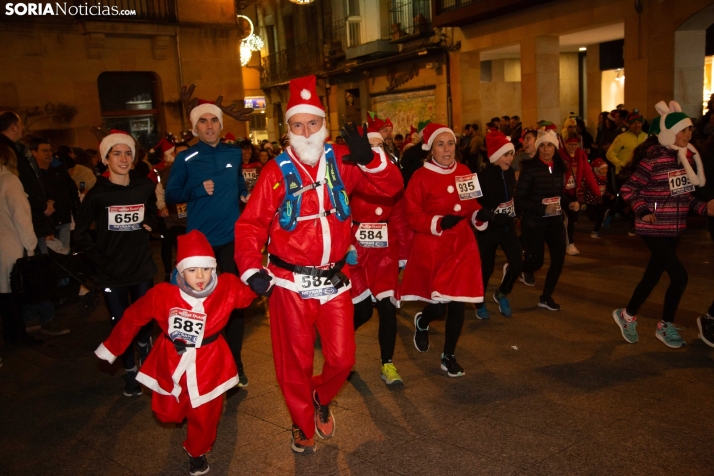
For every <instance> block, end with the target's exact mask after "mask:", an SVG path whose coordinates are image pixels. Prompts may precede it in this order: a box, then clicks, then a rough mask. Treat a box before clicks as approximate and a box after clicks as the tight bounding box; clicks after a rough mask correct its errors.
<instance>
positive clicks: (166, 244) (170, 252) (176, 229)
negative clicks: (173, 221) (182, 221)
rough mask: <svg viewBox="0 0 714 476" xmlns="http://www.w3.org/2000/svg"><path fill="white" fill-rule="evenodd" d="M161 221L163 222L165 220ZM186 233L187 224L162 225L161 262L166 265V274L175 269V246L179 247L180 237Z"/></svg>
mask: <svg viewBox="0 0 714 476" xmlns="http://www.w3.org/2000/svg"><path fill="white" fill-rule="evenodd" d="M161 223H163V220H162V221H161ZM184 234H186V227H185V226H172V227H169V228H166V225H162V230H161V235H162V236H163V238H162V239H161V262H162V263H163V265H164V273H166V274H170V273H171V272H172V271H173V269H174V248H176V247H177V243H178V237H179V236H181V235H184Z"/></svg>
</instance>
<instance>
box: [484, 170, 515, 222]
mask: <svg viewBox="0 0 714 476" xmlns="http://www.w3.org/2000/svg"><path fill="white" fill-rule="evenodd" d="M476 175H477V176H478V182H479V185H481V191H482V192H483V196H482V197H480V198H479V199H478V203H479V204H480V205H481V207H482V208H481V210H479V211H478V215H477V219H478V220H479V221H488V222H489V224H488V228H486V230H485V232H486V233H488V232H489V231H503V230H504V229H505V228H507V227H510V226H514V225H515V222H514V219H513V218H511V217H508V215H506V216H505V217H499V218H498V220H497V221H498V222H500V224H499V223H495V222H494V221H493V217H494V211H495V210H496V209H497V208H498V206H499V205H501V204H505V203H506V202H508V201H510V200H513V196H514V192H515V188H516V172H515V171H514V170H513V169H511V168H509V169H508V170H501V167H499V166H498V165H493V164H489V165H487V166H486V168H485V169H484V170H483V171H481V172H479V173H478V174H476ZM500 213H501V212H499V214H500ZM506 217H508V219H506Z"/></svg>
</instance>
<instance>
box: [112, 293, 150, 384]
mask: <svg viewBox="0 0 714 476" xmlns="http://www.w3.org/2000/svg"><path fill="white" fill-rule="evenodd" d="M153 285H154V281H153V280H148V281H143V282H141V283H139V284H133V285H131V286H116V287H111V288H105V289H104V293H103V294H104V302H106V303H107V309H108V310H109V316H110V317H111V319H112V326H115V325H116V324H117V322H119V320H120V319H121V318H122V316H124V311H126V310H127V309H128V308H129V305H130V304H132V303H135V302H136V301H137V300H138V299H139V298H140V297H141V296H143V295H144V294H146V292H147V291H148V290H149V289H151V287H152V286H153ZM130 299H131V302H130ZM153 329H154V323H153V322H151V323H149V324H147V325H145V326H144V327H142V328H141V331H139V334H137V336H136V338H135V339H134V342H135V343H136V344H137V345H148V343H149V339H150V338H151V331H152V330H153ZM121 360H122V363H123V364H124V368H125V369H127V370H131V369H133V368H134V367H136V360H135V359H134V346H133V345H130V346H129V347H127V349H126V350H125V351H124V354H122V356H121Z"/></svg>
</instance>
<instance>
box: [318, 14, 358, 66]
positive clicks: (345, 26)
mask: <svg viewBox="0 0 714 476" xmlns="http://www.w3.org/2000/svg"><path fill="white" fill-rule="evenodd" d="M361 27H362V20H361V19H360V18H359V17H349V18H347V19H345V20H337V21H336V22H333V23H332V25H330V27H329V28H328V31H327V32H325V45H326V48H325V50H326V51H325V56H327V57H328V58H337V57H340V56H344V55H345V50H346V49H347V48H352V47H353V46H359V45H361V44H362V31H361Z"/></svg>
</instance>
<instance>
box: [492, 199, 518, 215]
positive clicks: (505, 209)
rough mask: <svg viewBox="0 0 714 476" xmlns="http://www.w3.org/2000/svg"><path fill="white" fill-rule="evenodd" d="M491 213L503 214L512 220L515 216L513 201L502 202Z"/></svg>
mask: <svg viewBox="0 0 714 476" xmlns="http://www.w3.org/2000/svg"><path fill="white" fill-rule="evenodd" d="M493 213H503V214H505V215H508V216H509V217H511V218H513V217H514V216H516V210H515V208H514V207H513V199H510V200H509V201H507V202H503V203H501V204H500V205H498V207H496V209H495V210H494V211H493Z"/></svg>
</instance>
